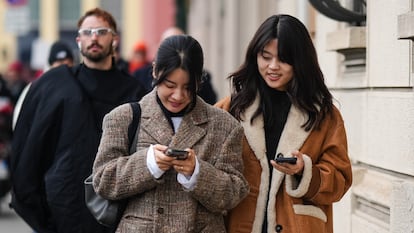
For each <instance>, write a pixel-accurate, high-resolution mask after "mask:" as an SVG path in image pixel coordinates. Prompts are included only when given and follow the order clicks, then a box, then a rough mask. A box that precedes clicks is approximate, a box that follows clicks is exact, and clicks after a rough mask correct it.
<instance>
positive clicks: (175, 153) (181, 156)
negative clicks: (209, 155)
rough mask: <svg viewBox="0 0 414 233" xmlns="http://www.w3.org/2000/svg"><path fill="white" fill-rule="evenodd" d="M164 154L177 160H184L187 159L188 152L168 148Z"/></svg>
mask: <svg viewBox="0 0 414 233" xmlns="http://www.w3.org/2000/svg"><path fill="white" fill-rule="evenodd" d="M165 154H166V155H167V156H170V157H175V158H176V159H178V160H185V159H187V157H188V151H185V150H178V149H173V148H168V149H167V151H166V153H165Z"/></svg>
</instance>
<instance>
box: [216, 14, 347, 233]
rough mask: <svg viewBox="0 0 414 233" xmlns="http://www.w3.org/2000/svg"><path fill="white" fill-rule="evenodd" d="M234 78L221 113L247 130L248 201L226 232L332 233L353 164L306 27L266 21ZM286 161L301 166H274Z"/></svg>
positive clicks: (282, 18) (288, 20)
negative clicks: (336, 204)
mask: <svg viewBox="0 0 414 233" xmlns="http://www.w3.org/2000/svg"><path fill="white" fill-rule="evenodd" d="M230 78H231V80H232V84H233V85H232V87H233V92H232V96H231V98H226V99H224V100H222V101H220V102H219V103H217V105H216V106H220V107H222V108H223V109H227V110H229V111H230V113H232V114H233V115H234V116H235V117H236V118H237V119H239V120H240V122H241V124H242V125H243V128H244V132H245V135H246V137H245V139H244V146H243V161H244V167H245V170H244V175H245V177H246V179H247V180H248V182H249V185H250V193H249V195H248V196H247V198H245V199H244V200H243V201H242V202H241V203H240V204H239V205H238V206H237V207H236V208H235V209H233V210H232V211H231V212H230V214H229V215H228V225H227V226H228V232H230V233H236V232H237V233H241V232H245V233H267V232H268V233H273V232H282V233H315V232H317V233H332V232H333V223H332V220H333V216H332V204H333V203H334V202H336V201H339V200H340V199H341V198H342V196H343V195H344V194H345V193H346V191H347V190H348V189H349V187H350V186H351V183H352V171H351V163H350V160H349V158H348V151H347V140H346V134H345V127H344V122H343V120H342V117H341V114H340V112H339V110H338V109H337V108H336V107H335V106H334V105H333V103H332V95H331V94H330V92H329V90H328V88H327V87H326V85H325V83H324V79H323V75H322V72H321V70H320V68H319V64H318V61H317V55H316V51H315V48H314V46H313V44H312V39H311V37H310V36H309V33H308V31H307V29H306V28H305V26H304V25H303V24H302V23H301V22H300V21H299V20H298V19H296V18H294V17H292V16H289V15H273V16H271V17H269V18H268V19H266V20H265V21H264V22H263V24H262V25H261V26H260V27H259V29H258V30H257V32H256V33H255V35H254V37H253V39H252V40H251V42H250V44H249V46H248V48H247V54H246V60H245V62H244V63H243V64H242V65H241V67H240V68H239V69H238V70H237V71H236V72H234V73H232V74H231V75H230ZM280 156H282V157H295V158H296V159H297V161H296V163H295V164H289V163H276V162H275V161H274V160H275V158H276V157H280Z"/></svg>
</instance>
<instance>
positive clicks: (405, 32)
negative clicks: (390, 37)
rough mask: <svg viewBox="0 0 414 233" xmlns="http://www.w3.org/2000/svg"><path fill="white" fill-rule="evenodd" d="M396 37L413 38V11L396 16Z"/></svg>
mask: <svg viewBox="0 0 414 233" xmlns="http://www.w3.org/2000/svg"><path fill="white" fill-rule="evenodd" d="M397 33H398V39H409V40H414V12H409V13H405V14H402V15H399V16H398V32H397Z"/></svg>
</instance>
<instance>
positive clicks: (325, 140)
mask: <svg viewBox="0 0 414 233" xmlns="http://www.w3.org/2000/svg"><path fill="white" fill-rule="evenodd" d="M318 134H319V135H318ZM322 134H323V136H321V135H322ZM315 135H318V136H316V137H315ZM301 151H302V152H304V153H305V156H304V160H305V170H304V174H303V177H302V179H301V181H300V183H298V184H297V185H296V183H297V182H296V178H295V177H293V176H289V177H288V180H287V192H288V193H289V195H291V196H294V197H301V196H303V198H304V199H306V200H309V201H311V202H313V203H315V204H320V205H330V204H332V203H333V202H337V201H339V200H340V199H341V198H342V197H343V195H344V194H345V193H346V192H347V190H348V189H349V188H350V186H351V184H352V168H351V162H350V159H349V157H348V149H347V139H346V132H345V127H344V122H343V120H342V117H341V116H340V114H339V112H338V111H337V110H336V109H335V111H334V115H333V117H332V118H330V119H329V120H328V124H325V125H324V126H323V127H322V129H321V130H320V131H315V132H313V133H312V134H311V135H310V136H309V138H308V141H307V142H306V143H305V145H304V147H303V148H302V149H301ZM306 183H308V184H306ZM303 187H307V188H303ZM301 189H303V193H301V192H300V190H301Z"/></svg>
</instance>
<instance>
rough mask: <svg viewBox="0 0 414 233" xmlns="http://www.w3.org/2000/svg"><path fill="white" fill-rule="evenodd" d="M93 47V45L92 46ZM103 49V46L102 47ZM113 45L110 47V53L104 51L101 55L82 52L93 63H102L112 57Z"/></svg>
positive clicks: (86, 51)
mask: <svg viewBox="0 0 414 233" xmlns="http://www.w3.org/2000/svg"><path fill="white" fill-rule="evenodd" d="M90 46H92V45H90ZM101 47H102V46H101ZM112 50H113V49H112V45H110V47H109V49H108V51H102V52H101V53H89V52H88V50H87V49H86V50H81V54H82V56H84V57H86V58H87V59H88V60H91V61H93V62H100V61H103V60H105V59H106V58H107V57H108V56H112Z"/></svg>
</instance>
